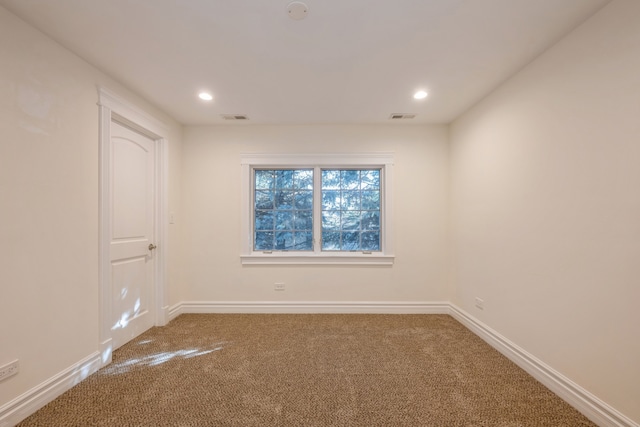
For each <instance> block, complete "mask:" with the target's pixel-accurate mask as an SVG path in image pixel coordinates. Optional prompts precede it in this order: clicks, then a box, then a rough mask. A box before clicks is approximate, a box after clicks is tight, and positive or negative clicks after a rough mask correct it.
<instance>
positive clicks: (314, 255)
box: [240, 152, 395, 266]
mask: <svg viewBox="0 0 640 427" xmlns="http://www.w3.org/2000/svg"><path fill="white" fill-rule="evenodd" d="M393 165H394V156H393V153H389V152H377V153H375V152H374V153H331V154H273V153H241V154H240V174H241V176H240V183H241V195H240V251H241V254H240V262H241V264H243V265H252V264H253V265H256V264H257V265H269V264H271V265H340V264H342V265H387V266H391V265H393V263H394V260H395V256H394V231H393V192H394V189H393ZM289 166H295V167H309V168H311V167H316V168H323V167H350V166H355V167H372V168H378V167H380V168H382V182H381V186H382V200H381V204H382V206H381V218H380V221H381V229H382V233H381V236H380V237H381V239H382V249H383V252H373V253H372V254H371V255H369V254H364V253H349V252H335V253H326V252H322V251H320V250H319V249H318V248H316V249H315V251H313V252H311V251H309V252H298V253H296V252H285V253H279V252H276V251H273V252H272V253H271V254H265V253H264V252H260V251H257V252H256V251H254V250H253V236H252V234H253V224H252V213H251V211H252V195H251V189H252V186H253V185H252V182H251V171H252V168H254V167H275V168H277V167H289ZM317 182H319V181H316V183H317ZM314 197H316V199H314V203H315V204H317V206H319V202H318V200H319V199H317V198H318V197H319V193H318V192H316V194H315V196H314ZM316 209H319V208H317V207H316ZM318 214H319V211H314V217H317V215H318ZM314 230H315V233H316V235H317V234H318V230H319V226H318V225H317V224H316V228H315V229H314Z"/></svg>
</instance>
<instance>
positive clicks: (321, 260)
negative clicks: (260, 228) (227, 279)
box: [240, 253, 395, 266]
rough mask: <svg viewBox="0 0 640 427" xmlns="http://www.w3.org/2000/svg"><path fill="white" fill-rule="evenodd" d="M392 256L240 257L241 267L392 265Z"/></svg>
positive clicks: (273, 254) (277, 254)
mask: <svg viewBox="0 0 640 427" xmlns="http://www.w3.org/2000/svg"><path fill="white" fill-rule="evenodd" d="M394 259H395V256H394V255H382V254H362V253H349V254H342V253H340V254H335V255H328V254H323V255H302V254H295V255H292V254H282V253H271V254H264V253H255V254H251V255H241V256H240V261H241V263H242V265H387V266H391V265H393V261H394Z"/></svg>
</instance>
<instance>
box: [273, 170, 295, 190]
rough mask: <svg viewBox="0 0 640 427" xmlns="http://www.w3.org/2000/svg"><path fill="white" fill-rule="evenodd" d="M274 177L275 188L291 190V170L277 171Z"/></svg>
mask: <svg viewBox="0 0 640 427" xmlns="http://www.w3.org/2000/svg"><path fill="white" fill-rule="evenodd" d="M275 175H276V188H288V189H293V171H292V170H277V171H275Z"/></svg>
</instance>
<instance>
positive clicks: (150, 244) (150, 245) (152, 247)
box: [149, 243, 157, 251]
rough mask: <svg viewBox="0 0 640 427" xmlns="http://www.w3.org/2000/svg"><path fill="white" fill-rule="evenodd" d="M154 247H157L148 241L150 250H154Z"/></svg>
mask: <svg viewBox="0 0 640 427" xmlns="http://www.w3.org/2000/svg"><path fill="white" fill-rule="evenodd" d="M155 248H157V246H156V245H154V244H153V243H149V250H150V251H152V250H154V249H155Z"/></svg>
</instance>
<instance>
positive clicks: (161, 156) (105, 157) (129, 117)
mask: <svg viewBox="0 0 640 427" xmlns="http://www.w3.org/2000/svg"><path fill="white" fill-rule="evenodd" d="M97 89H98V99H99V100H98V106H99V111H100V116H99V123H100V138H99V139H100V149H99V153H100V169H99V171H100V172H99V179H100V196H99V209H100V214H99V215H100V220H99V221H100V229H99V235H100V248H99V250H100V262H99V280H100V292H99V295H100V302H99V312H100V330H99V342H100V343H101V348H100V353H101V354H102V361H103V366H104V365H107V364H109V363H111V320H112V315H111V313H112V302H111V295H112V293H111V275H110V260H109V236H110V235H111V212H110V197H111V187H110V182H111V179H110V173H111V172H110V171H111V165H110V163H109V162H110V160H109V159H110V156H109V142H110V140H111V123H112V122H117V123H120V124H123V125H125V126H128V127H130V128H133V129H135V130H136V131H138V132H140V133H142V134H144V135H145V136H147V137H149V138H150V139H152V140H153V141H155V155H156V158H155V161H154V163H155V165H156V171H155V183H156V187H155V189H154V193H155V200H154V204H155V208H154V214H155V215H154V223H155V229H154V235H155V243H154V244H155V245H156V246H157V249H156V251H155V253H154V254H153V256H154V257H155V271H154V277H155V281H154V295H153V302H152V304H153V309H154V312H155V318H154V324H155V325H156V326H163V325H165V324H166V323H167V321H168V302H167V301H168V296H167V286H166V277H167V273H166V271H167V262H166V260H167V255H168V253H169V252H168V248H167V245H168V238H167V236H168V234H169V233H168V221H167V215H168V214H167V212H168V198H167V189H168V184H167V182H168V176H167V172H168V141H167V138H166V135H167V133H168V128H167V126H166V125H165V124H164V123H162V122H161V121H159V120H157V119H155V118H154V117H152V116H151V115H149V114H147V113H146V112H145V111H144V110H142V109H140V108H138V107H136V106H134V105H133V104H130V103H129V102H127V101H125V100H124V99H122V98H120V97H118V96H117V95H115V94H114V93H112V92H110V91H109V90H107V89H105V88H103V87H100V86H98V88H97Z"/></svg>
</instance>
